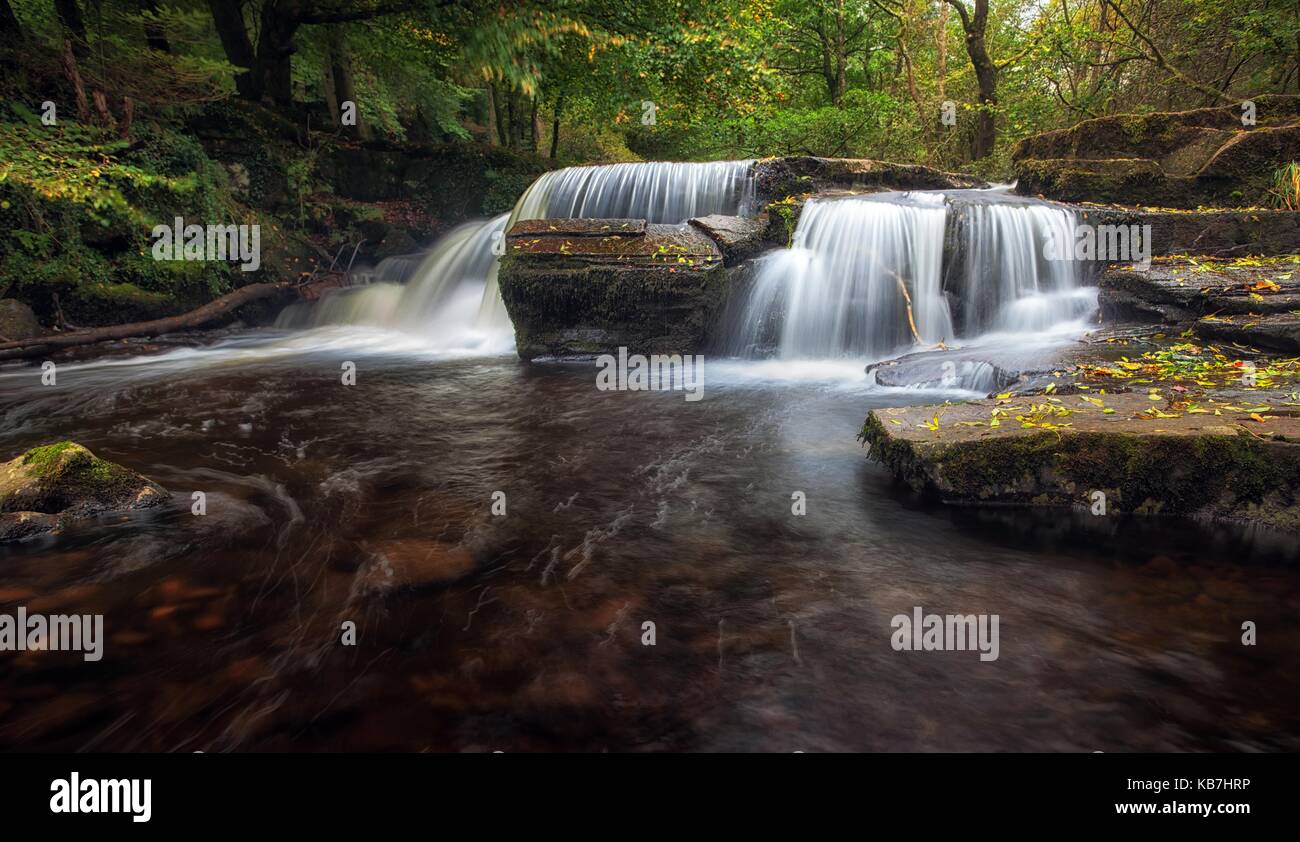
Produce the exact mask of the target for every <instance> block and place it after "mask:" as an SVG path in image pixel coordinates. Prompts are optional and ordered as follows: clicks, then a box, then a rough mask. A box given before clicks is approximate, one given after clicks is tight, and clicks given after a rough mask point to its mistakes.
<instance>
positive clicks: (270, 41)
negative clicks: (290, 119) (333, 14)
mask: <svg viewBox="0 0 1300 842" xmlns="http://www.w3.org/2000/svg"><path fill="white" fill-rule="evenodd" d="M293 11H294V7H293V5H292V3H291V2H285V0H265V2H264V3H263V4H262V16H261V18H260V20H261V29H260V30H259V32H258V35H257V60H256V61H255V62H254V64H253V73H254V75H256V76H257V77H258V79H259V80H260V85H261V86H262V93H263V94H269V95H270V97H271V99H272V100H274V101H275V102H276V103H278V104H280V105H288V104H290V103H292V102H293V54H294V53H295V52H296V51H297V49H298V48H297V47H296V46H294V43H293V38H294V36H295V35H296V34H297V33H298V27H299V26H300V21H299V19H298V17H297V15H296V14H294V13H293Z"/></svg>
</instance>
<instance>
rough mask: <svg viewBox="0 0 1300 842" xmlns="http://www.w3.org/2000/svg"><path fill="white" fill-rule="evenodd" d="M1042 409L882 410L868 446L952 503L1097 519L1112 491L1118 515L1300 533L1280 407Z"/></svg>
mask: <svg viewBox="0 0 1300 842" xmlns="http://www.w3.org/2000/svg"><path fill="white" fill-rule="evenodd" d="M1039 400H1041V399H1010V400H1003V401H997V400H984V401H974V402H971V403H967V404H961V405H956V406H952V405H947V406H914V407H905V408H894V409H879V410H875V411H873V412H872V413H871V414H870V415H869V416H868V417H867V420H866V423H865V425H864V427H863V431H862V435H861V438H862V440H863V441H864V442H865V443H866V444H867V445H868V446H869V447H870V453H871V456H872V458H874V459H876V460H878V461H880V462H883V463H884V464H885V465H886V466H887V467H888V468H889V469H890V471H891V472H892V473H893V474H894V476H895V477H896V478H898V479H899V480H900V481H902V482H904V483H906V484H907V485H909V486H911V487H912V488H913V489H915V490H917V491H922V492H926V493H929V494H931V495H933V496H936V497H938V498H939V499H940V500H942V501H944V502H947V503H956V504H976V505H1006V504H1013V505H1025V506H1081V507H1085V508H1088V509H1090V510H1091V509H1092V507H1093V506H1094V505H1095V504H1096V501H1097V498H1096V497H1095V496H1094V495H1095V493H1096V492H1101V493H1102V494H1104V495H1105V497H1104V499H1105V504H1106V507H1107V508H1106V510H1105V513H1106V514H1112V515H1113V514H1145V515H1150V514H1173V515H1188V516H1197V517H1210V518H1221V519H1225V520H1238V521H1251V522H1254V523H1258V524H1261V525H1266V526H1270V527H1273V528H1275V529H1283V530H1287V531H1300V506H1297V502H1298V501H1297V497H1298V496H1300V417H1297V416H1295V415H1289V414H1283V413H1284V411H1283V410H1281V409H1279V410H1277V414H1276V415H1275V416H1273V417H1272V419H1271V420H1269V421H1268V423H1267V424H1258V423H1256V422H1254V421H1253V420H1252V417H1251V413H1249V412H1245V411H1242V412H1238V411H1230V410H1229V409H1227V408H1224V409H1223V410H1221V414H1220V415H1213V414H1200V415H1197V414H1189V413H1172V412H1171V413H1168V414H1167V415H1166V416H1164V417H1161V416H1153V415H1152V414H1151V408H1152V402H1151V401H1150V399H1149V397H1148V396H1147V395H1143V394H1119V395H1115V394H1108V395H1106V396H1105V397H1104V399H1099V398H1095V397H1092V396H1086V395H1080V396H1068V397H1065V398H1060V399H1056V401H1055V402H1054V403H1050V404H1049V403H1046V402H1041V403H1040V402H1038V401H1039ZM1098 400H1101V403H1102V404H1104V406H1102V405H1098V403H1096V402H1097V401H1098ZM1057 408H1060V409H1064V410H1067V411H1068V413H1069V414H1068V415H1067V416H1062V415H1058V414H1056V412H1057ZM1107 409H1109V410H1110V412H1107V411H1106V410H1107ZM995 411H996V412H999V413H1001V415H1000V416H995V415H994V413H995ZM1017 416H1020V417H1021V418H1022V419H1024V420H1019V419H1017ZM995 418H996V420H998V421H999V424H998V425H997V426H992V425H991V421H992V420H994V419H995ZM1026 421H1028V422H1029V424H1028V425H1026V423H1025V422H1026Z"/></svg>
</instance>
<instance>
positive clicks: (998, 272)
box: [948, 191, 1096, 336]
mask: <svg viewBox="0 0 1300 842" xmlns="http://www.w3.org/2000/svg"><path fill="white" fill-rule="evenodd" d="M952 207H953V211H954V215H953V226H954V233H955V239H956V240H957V242H958V248H959V255H960V259H959V260H958V261H957V262H956V264H955V265H954V266H953V267H951V269H950V275H951V274H953V273H954V272H955V273H956V276H957V277H956V278H954V279H952V281H950V283H949V284H948V286H950V287H951V288H953V289H955V290H958V291H959V295H960V300H961V305H960V319H959V321H960V322H961V324H962V325H963V327H964V332H965V333H966V335H968V336H969V335H976V334H978V333H982V332H985V331H989V330H997V331H1006V332H1010V333H1028V332H1036V331H1042V330H1046V329H1048V328H1050V327H1051V326H1052V325H1054V324H1057V323H1060V322H1064V321H1070V320H1073V319H1078V318H1081V317H1082V316H1085V315H1087V313H1088V312H1089V311H1090V310H1091V309H1092V308H1093V306H1094V305H1095V303H1096V296H1095V294H1093V291H1091V290H1088V289H1086V288H1084V287H1083V277H1082V274H1083V273H1082V269H1083V264H1081V263H1079V262H1077V261H1071V260H1051V259H1048V256H1047V255H1048V254H1049V253H1051V252H1052V251H1053V249H1052V248H1049V247H1048V246H1049V244H1065V243H1073V242H1074V239H1075V225H1076V222H1077V220H1076V218H1075V214H1074V212H1073V211H1071V210H1069V209H1067V208H1064V207H1061V206H1060V205H1055V204H1051V203H1049V202H1041V201H1036V200H1033V199H1025V198H1022V197H1018V196H1014V195H1011V194H1007V193H998V192H991V191H962V192H958V193H955V194H953V204H952ZM1061 250H1062V249H1057V251H1061Z"/></svg>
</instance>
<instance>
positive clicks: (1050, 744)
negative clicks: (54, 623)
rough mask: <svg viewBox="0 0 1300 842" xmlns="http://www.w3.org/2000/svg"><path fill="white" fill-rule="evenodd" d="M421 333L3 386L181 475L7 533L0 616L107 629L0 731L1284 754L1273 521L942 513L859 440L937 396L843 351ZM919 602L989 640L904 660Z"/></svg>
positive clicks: (12, 704)
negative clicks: (642, 371) (687, 381)
mask: <svg viewBox="0 0 1300 842" xmlns="http://www.w3.org/2000/svg"><path fill="white" fill-rule="evenodd" d="M413 341H415V340H411V339H409V338H402V337H400V336H397V335H394V334H389V333H382V332H371V333H365V332H359V331H355V330H349V329H336V330H334V331H332V332H331V331H312V332H308V333H301V334H293V335H290V336H276V335H274V334H268V335H264V336H248V337H244V338H241V339H239V340H236V341H233V342H226V343H223V344H222V345H220V346H218V347H217V348H215V349H212V348H210V349H202V350H181V351H176V352H173V353H172V354H170V355H167V356H164V357H155V358H148V359H141V358H133V359H118V360H106V361H103V362H99V363H92V364H86V365H74V366H65V367H61V368H60V372H59V380H58V385H57V386H54V387H42V386H40V385H39V369H33V368H21V369H16V368H6V369H3V370H0V411H2V412H3V421H0V455H2V456H6V457H8V456H9V455H12V454H15V453H17V452H19V451H21V450H23V449H25V448H27V447H30V446H32V445H35V444H38V443H44V442H49V441H52V440H57V439H63V438H73V439H76V440H78V441H81V442H82V443H84V444H86V445H87V446H89V447H90V448H91V449H92V450H94V451H95V452H96V453H97V454H99V455H101V456H104V457H106V458H109V459H114V460H116V461H119V462H122V463H124V464H126V465H128V466H130V467H132V468H135V469H138V470H140V471H141V472H143V473H145V474H147V475H149V476H151V477H152V478H154V479H156V480H158V481H159V482H161V483H162V484H163V485H164V486H166V487H167V488H168V489H169V490H171V491H172V492H173V493H174V495H175V497H176V505H175V506H174V507H173V508H172V509H171V510H169V511H153V512H149V513H145V514H142V515H139V516H134V517H129V518H114V519H106V520H104V521H102V522H99V523H95V524H90V525H87V526H84V527H82V528H78V529H76V530H75V531H73V532H69V533H67V534H65V535H64V536H62V537H60V538H59V539H57V540H53V541H45V542H43V543H36V544H24V545H21V546H17V547H13V546H10V547H8V548H4V549H0V567H2V568H3V578H2V579H0V610H2V611H5V612H9V613H12V612H13V611H14V610H16V607H17V606H18V605H25V606H27V608H28V610H29V611H31V612H46V613H60V612H79V613H98V612H102V613H104V615H105V629H106V634H107V635H108V642H107V645H106V649H105V656H104V659H103V660H102V661H100V662H98V663H85V662H83V661H82V660H81V658H80V656H79V655H76V654H65V653H31V652H27V653H16V652H9V653H4V654H3V655H2V656H0V748H3V749H8V750H13V749H18V748H29V749H30V748H36V749H72V750H76V749H89V750H161V751H192V750H197V749H202V750H205V751H221V750H290V749H292V750H322V749H335V750H359V749H399V750H435V751H460V750H485V751H486V750H498V749H499V750H503V751H530V750H562V749H580V750H605V749H609V750H665V749H683V750H772V751H783V752H784V751H792V750H803V751H827V750H960V751H965V750H1066V751H1093V750H1098V749H1100V750H1105V751H1123V750H1171V749H1176V750H1194V749H1216V750H1239V749H1287V750H1296V749H1297V748H1300V740H1298V739H1297V737H1296V736H1295V735H1296V734H1297V733H1300V729H1297V727H1296V726H1297V724H1298V723H1297V714H1298V713H1300V705H1298V704H1297V702H1300V668H1298V667H1300V663H1298V662H1300V656H1298V655H1297V654H1296V653H1297V652H1300V647H1298V646H1297V643H1300V620H1297V617H1300V611H1298V610H1297V609H1298V608H1300V576H1298V575H1297V572H1296V568H1295V566H1294V560H1295V559H1294V554H1295V552H1296V550H1295V547H1294V542H1276V541H1273V540H1271V539H1270V538H1269V537H1268V536H1251V535H1248V534H1245V533H1243V532H1241V531H1234V530H1224V529H1207V528H1198V527H1196V526H1194V525H1189V524H1174V523H1161V522H1156V521H1145V522H1119V521H1116V520H1110V519H1093V518H1090V517H1086V516H1072V515H1068V514H1062V513H1048V514H1037V515H1032V514H1029V513H1026V512H1020V511H1009V510H1008V511H1000V512H993V513H988V512H976V511H967V510H950V509H942V508H935V507H932V506H929V505H927V504H925V503H923V502H921V501H918V500H915V499H913V498H911V497H909V496H908V495H906V494H904V493H903V492H902V491H900V490H899V489H898V488H897V487H895V486H894V485H893V484H892V483H891V481H890V479H889V477H888V476H887V475H886V474H885V473H884V471H883V470H882V469H881V468H880V467H879V466H877V465H874V464H872V463H870V462H868V461H867V459H866V458H865V455H864V453H863V451H862V450H861V448H860V446H859V445H858V443H857V442H856V441H855V435H856V433H857V431H858V429H859V428H860V427H861V423H862V419H863V417H864V415H865V414H866V412H867V410H868V409H869V408H871V407H873V406H879V405H887V404H892V403H896V402H897V401H899V400H900V399H911V400H925V401H927V402H928V401H933V400H934V399H935V395H934V394H933V393H926V394H923V395H917V394H916V393H911V394H910V395H909V394H908V393H906V392H903V391H901V390H894V391H880V390H874V391H873V390H871V389H870V388H869V387H866V386H865V385H863V380H862V378H861V367H860V366H857V367H856V370H855V371H853V370H850V368H848V367H842V366H838V365H830V366H824V367H821V368H818V367H816V366H813V365H806V367H805V368H804V369H802V370H799V371H796V372H795V374H797V375H798V376H795V377H784V378H782V377H778V376H777V375H778V374H779V373H780V372H779V371H777V370H775V369H770V368H769V370H767V371H764V370H763V369H762V368H761V367H751V366H750V365H749V364H727V365H721V364H720V365H716V366H712V364H710V365H711V367H710V368H709V369H708V379H707V384H706V390H705V397H704V400H702V401H700V402H698V403H688V402H686V401H683V400H682V398H681V394H680V392H665V393H654V392H601V391H597V390H596V388H595V379H594V367H592V366H590V365H585V366H584V365H572V366H562V365H555V366H533V367H529V366H525V365H522V364H520V363H518V362H517V361H515V360H514V359H512V358H509V357H499V358H487V359H484V358H461V359H455V358H448V357H447V356H446V355H435V354H432V353H422V352H421V349H420V347H419V346H412V347H406V346H401V347H398V346H395V345H393V343H394V342H413ZM345 360H351V361H354V362H356V363H357V385H356V386H353V387H345V386H342V385H341V383H340V370H341V369H340V367H341V365H342V363H343V361H345ZM755 365H756V366H762V365H763V364H755ZM787 373H789V372H788V371H787ZM900 395H903V396H904V397H903V398H900ZM954 397H956V396H954ZM195 490H200V491H204V492H206V493H207V500H208V502H207V511H208V514H207V515H206V516H205V517H195V516H192V515H191V514H190V510H189V501H190V494H191V492H192V491H195ZM497 491H501V492H504V494H505V499H506V505H507V510H506V514H505V515H504V516H493V514H492V511H491V506H492V497H493V493H494V492H497ZM795 491H803V492H805V494H806V496H807V514H806V516H803V517H796V516H794V515H792V513H791V495H792V493H793V492H795ZM918 605H919V606H923V607H924V608H925V610H926V611H933V612H938V613H997V614H999V615H1000V617H1001V657H1000V658H999V659H998V660H997V661H995V662H992V663H982V662H980V661H979V659H978V656H977V655H976V654H975V653H971V652H948V653H909V652H895V651H893V650H892V649H891V648H890V645H889V634H890V618H891V617H892V616H893V615H895V614H898V613H906V612H910V611H911V609H912V608H913V607H914V606H918ZM1245 620H1251V621H1254V622H1256V623H1257V625H1258V628H1259V645H1257V646H1255V647H1253V648H1251V647H1243V646H1241V645H1240V635H1241V632H1240V626H1241V623H1242V622H1243V621H1245ZM346 621H353V622H355V623H356V626H357V637H358V643H357V645H356V646H353V647H345V646H342V645H341V644H340V642H339V640H340V629H341V626H342V624H343V623H344V622H346ZM647 621H648V622H653V623H654V624H655V627H654V628H655V636H656V645H655V646H644V645H642V637H643V634H644V632H643V624H644V623H646V622H647Z"/></svg>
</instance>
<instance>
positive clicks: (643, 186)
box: [515, 161, 754, 224]
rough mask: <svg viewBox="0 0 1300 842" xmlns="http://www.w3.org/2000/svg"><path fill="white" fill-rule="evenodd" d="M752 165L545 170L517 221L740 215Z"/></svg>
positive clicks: (750, 192)
mask: <svg viewBox="0 0 1300 842" xmlns="http://www.w3.org/2000/svg"><path fill="white" fill-rule="evenodd" d="M752 163H753V161H710V162H708V163H702V164H692V163H664V162H652V163H644V164H642V163H637V164H609V165H605V166H599V167H569V168H568V169H563V170H556V171H554V172H548V173H546V174H545V175H543V176H542V177H541V178H539V179H537V181H535V182H533V184H532V186H531V187H529V188H528V190H527V191H526V192H525V193H524V195H523V197H522V198H521V199H520V200H519V205H518V207H517V208H516V210H515V215H516V218H518V219H572V218H578V219H644V220H645V221H647V222H659V223H668V224H673V223H677V222H685V221H686V220H688V219H691V218H693V217H698V216H708V215H709V214H713V213H722V214H728V215H731V216H743V215H744V214H746V213H747V212H748V211H749V208H750V206H751V205H752V203H753V199H754V187H753V181H752V179H751V178H750V177H749V168H750V165H751V164H752Z"/></svg>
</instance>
